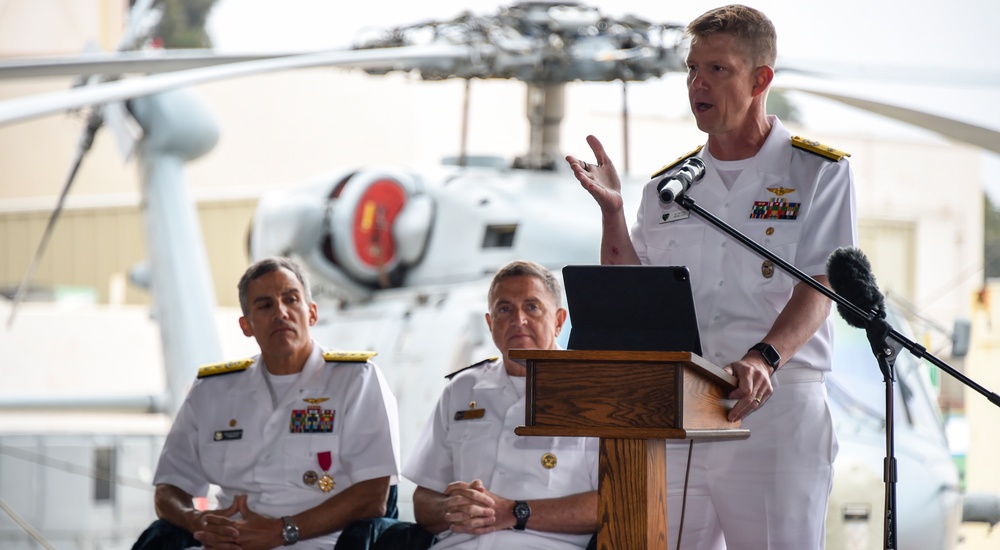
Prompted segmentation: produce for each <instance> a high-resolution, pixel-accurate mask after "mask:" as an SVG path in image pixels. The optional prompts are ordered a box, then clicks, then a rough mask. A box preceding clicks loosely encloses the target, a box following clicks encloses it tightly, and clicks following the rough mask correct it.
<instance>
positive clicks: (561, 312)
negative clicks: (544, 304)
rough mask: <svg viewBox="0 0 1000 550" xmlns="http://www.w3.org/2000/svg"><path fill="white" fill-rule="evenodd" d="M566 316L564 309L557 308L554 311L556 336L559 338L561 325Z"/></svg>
mask: <svg viewBox="0 0 1000 550" xmlns="http://www.w3.org/2000/svg"><path fill="white" fill-rule="evenodd" d="M566 315H567V313H566V310H565V309H563V308H559V309H557V310H556V336H559V333H560V332H562V328H563V323H565V322H566Z"/></svg>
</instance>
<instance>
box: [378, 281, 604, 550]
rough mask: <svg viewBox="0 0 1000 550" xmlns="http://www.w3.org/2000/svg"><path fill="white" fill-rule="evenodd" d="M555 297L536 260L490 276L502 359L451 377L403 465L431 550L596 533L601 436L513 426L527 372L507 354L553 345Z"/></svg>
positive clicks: (576, 540) (556, 543) (557, 292)
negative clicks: (543, 433) (524, 433)
mask: <svg viewBox="0 0 1000 550" xmlns="http://www.w3.org/2000/svg"><path fill="white" fill-rule="evenodd" d="M561 303H562V291H561V289H560V287H559V282H558V281H557V280H556V279H555V278H554V277H553V276H552V273H551V272H549V271H548V270H547V269H545V268H544V267H542V266H540V265H537V264H534V263H530V262H522V261H517V262H511V263H509V264H507V265H505V266H504V267H502V268H500V270H499V271H498V272H497V274H496V276H495V277H494V278H493V282H492V284H491V286H490V291H489V313H487V314H486V324H487V325H489V327H490V332H491V333H492V334H493V342H494V343H495V344H496V346H497V348H498V349H499V350H500V351H501V352H502V354H503V357H502V358H499V359H497V358H494V359H490V360H487V361H483V362H481V363H478V364H476V365H473V366H472V367H469V368H467V369H463V370H461V371H459V372H457V373H455V374H453V375H451V376H450V377H449V378H451V383H450V384H449V385H448V386H447V387H446V388H445V390H444V393H443V394H442V396H441V398H440V400H439V401H438V404H437V408H436V410H435V412H434V414H433V416H432V417H431V418H430V419H429V421H428V423H427V425H426V427H425V428H424V431H423V433H422V434H421V436H420V439H419V440H418V442H417V444H416V446H415V448H414V451H413V455H412V456H410V457H409V459H408V460H407V461H406V464H405V467H404V468H403V475H404V476H406V477H407V478H409V479H410V480H412V481H413V482H414V483H416V484H417V485H418V487H417V489H416V490H415V491H414V493H413V504H414V513H415V515H416V520H417V522H418V523H419V524H420V525H421V526H422V527H423V528H424V529H426V530H427V531H429V532H431V533H433V534H435V535H437V542H436V543H435V544H434V546H433V548H434V549H435V550H436V549H439V548H534V549H541V548H545V549H574V548H584V547H586V546H587V543H588V541H589V540H590V539H591V537H592V535H593V534H594V533H595V532H596V531H597V528H598V520H597V466H598V441H597V440H596V439H586V438H567V437H519V436H517V435H515V434H514V428H515V427H517V426H519V425H522V424H523V423H524V392H525V375H526V374H527V371H526V368H525V367H524V365H521V364H519V363H516V362H514V361H513V360H511V359H510V358H509V357H508V356H507V353H508V351H509V350H511V349H518V348H522V349H523V348H527V349H555V348H556V336H558V335H559V331H560V330H561V329H562V326H563V322H565V320H566V310H565V309H563V308H562V307H560V304H561ZM384 538H385V537H383V538H380V539H379V543H378V547H382V546H383V544H384Z"/></svg>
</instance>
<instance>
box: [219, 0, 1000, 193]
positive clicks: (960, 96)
mask: <svg viewBox="0 0 1000 550" xmlns="http://www.w3.org/2000/svg"><path fill="white" fill-rule="evenodd" d="M585 3H586V4H587V5H592V6H596V7H597V8H599V9H600V10H601V11H602V13H605V14H607V15H612V16H622V15H625V14H634V15H637V16H639V17H641V18H643V19H646V20H649V21H653V22H676V23H686V22H688V21H690V20H691V19H693V18H695V17H697V16H698V15H700V14H701V13H703V12H705V11H706V10H708V9H711V8H714V7H717V6H719V5H721V3H720V2H718V1H704V0H687V1H684V2H668V1H664V0H657V1H653V0H614V1H611V0H594V1H591V2H585ZM510 4H511V2H494V1H490V0H487V1H471V2H470V0H424V1H421V2H403V1H399V0H394V1H391V2H386V1H379V0H370V1H368V2H364V3H361V2H352V3H350V4H347V3H345V2H334V1H330V0H218V2H217V4H216V6H215V8H214V9H213V12H212V14H211V17H210V21H209V31H210V33H211V34H212V37H213V41H214V44H215V47H216V49H218V50H220V51H227V52H230V51H231V52H261V51H275V50H277V51H282V50H287V51H300V50H317V49H326V48H340V47H346V46H350V45H351V44H352V43H353V42H355V41H356V40H357V39H359V38H360V37H363V36H365V35H366V33H367V34H368V35H370V34H371V33H374V32H377V31H378V30H379V29H384V28H389V27H393V26H397V25H402V24H409V23H416V22H422V21H427V20H430V19H438V20H445V19H449V18H453V17H455V16H456V15H458V14H460V13H462V12H464V11H466V10H471V11H473V12H474V13H477V14H490V13H496V11H497V10H498V8H499V7H500V6H506V5H510ZM748 5H751V6H753V7H755V8H757V9H760V10H761V11H763V12H764V13H765V14H767V15H768V17H770V18H771V20H772V21H773V22H774V24H775V27H776V28H777V31H778V54H779V58H780V59H785V60H787V61H789V62H795V63H797V64H804V65H808V66H810V67H815V68H817V69H836V68H840V69H843V70H846V71H847V72H849V73H854V74H859V73H865V74H869V75H872V76H871V78H869V77H865V78H860V79H851V80H850V81H848V82H847V83H846V84H845V85H846V86H849V87H855V88H858V87H863V88H864V89H865V90H867V91H869V92H871V93H876V94H878V95H880V97H882V98H884V99H886V100H889V101H898V102H900V103H901V104H903V105H906V106H909V107H914V108H919V109H925V110H930V111H932V112H935V113H936V114H942V115H946V116H949V117H955V118H959V119H961V120H964V121H966V122H973V123H978V124H982V125H986V126H989V127H992V128H997V129H1000V55H998V54H997V52H1000V33H998V32H996V29H995V26H996V22H997V21H1000V2H996V1H995V0H953V1H951V2H941V1H940V0H905V1H901V2H889V1H879V0H842V1H841V2H838V3H836V4H815V3H806V2H794V1H790V0H761V1H757V2H752V3H748ZM896 73H905V74H907V75H910V76H912V77H913V78H915V79H917V80H918V81H919V82H917V83H915V82H913V81H909V82H906V81H898V80H894V79H893V78H891V77H893V76H894V75H895V74H896ZM785 78H788V77H785ZM984 79H985V80H988V81H990V82H992V84H993V85H992V86H982V85H967V84H965V83H964V81H966V80H979V81H982V80H984ZM681 97H683V96H681ZM794 97H795V99H796V100H797V101H801V102H802V106H801V107H802V110H803V112H804V115H805V118H806V121H807V123H809V124H810V125H813V126H816V127H822V128H824V129H832V130H837V127H838V126H840V127H843V128H848V127H851V126H857V125H859V124H863V125H864V126H865V127H866V128H877V129H880V130H881V131H884V132H888V133H892V132H900V131H903V132H914V130H913V129H912V127H909V126H905V125H901V124H896V123H892V122H888V121H886V120H885V119H883V118H881V117H872V116H868V115H864V114H862V113H860V112H858V111H856V110H854V109H849V108H846V107H841V106H839V105H837V104H831V103H830V102H828V101H826V100H818V99H814V98H812V97H811V96H809V97H803V94H797V95H796V96H794ZM640 101H641V98H640ZM659 103H660V107H659V108H662V104H663V103H665V102H659ZM677 104H679V105H680V107H677ZM673 107H674V108H681V109H683V108H686V106H685V105H684V102H683V100H682V99H681V100H679V101H678V102H674V103H673ZM637 109H638V110H641V109H643V107H642V105H639V106H638V107H637ZM918 133H919V132H918ZM982 162H983V165H984V172H985V173H986V174H987V181H986V182H985V184H986V190H987V192H988V193H989V195H990V196H991V198H992V199H993V200H994V203H996V204H1000V157H998V156H997V155H994V154H984V155H983V161H982Z"/></svg>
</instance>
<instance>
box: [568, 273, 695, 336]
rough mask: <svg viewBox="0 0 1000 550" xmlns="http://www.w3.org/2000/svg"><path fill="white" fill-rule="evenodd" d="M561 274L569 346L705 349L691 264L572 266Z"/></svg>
mask: <svg viewBox="0 0 1000 550" xmlns="http://www.w3.org/2000/svg"><path fill="white" fill-rule="evenodd" d="M562 274H563V284H564V286H565V288H566V304H567V307H568V308H569V317H570V334H569V343H568V344H567V348H569V349H577V350H617V351H689V352H692V353H696V354H698V355H700V354H701V338H700V337H699V336H698V318H697V316H696V315H695V310H694V296H693V295H692V293H691V275H690V273H689V272H688V269H687V267H685V266H647V265H568V266H566V267H564V268H563V270H562Z"/></svg>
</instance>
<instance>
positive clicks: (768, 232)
mask: <svg viewBox="0 0 1000 550" xmlns="http://www.w3.org/2000/svg"><path fill="white" fill-rule="evenodd" d="M764 233H767V234H768V235H774V228H773V227H768V228H767V229H765V230H764Z"/></svg>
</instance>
